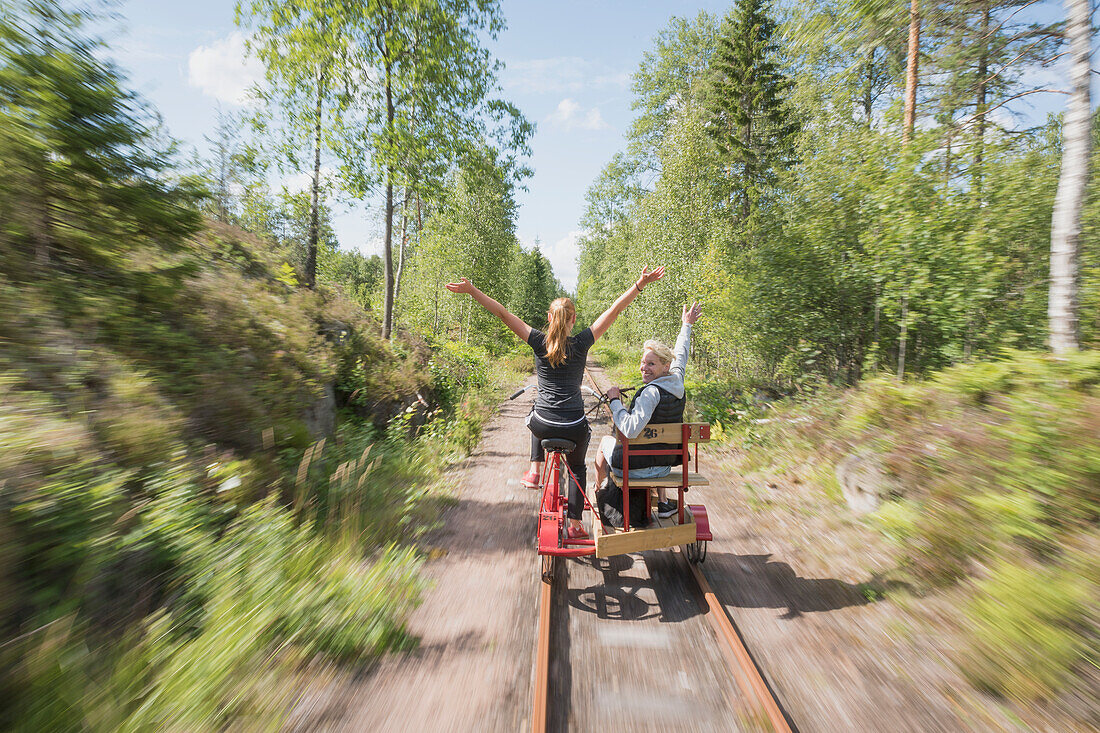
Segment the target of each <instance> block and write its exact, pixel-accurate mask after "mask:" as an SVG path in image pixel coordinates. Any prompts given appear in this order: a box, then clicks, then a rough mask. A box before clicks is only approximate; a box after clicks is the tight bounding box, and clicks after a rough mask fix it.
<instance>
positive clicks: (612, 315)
mask: <svg viewBox="0 0 1100 733" xmlns="http://www.w3.org/2000/svg"><path fill="white" fill-rule="evenodd" d="M664 274H665V268H664V266H663V265H662V266H661V267H658V268H657V269H656V270H653V271H652V272H650V270H649V268H648V267H643V268H642V274H641V276H640V277H639V278H638V280H637V282H635V283H634V284H633V285H631V286H630V288H629V289H628V290H627V291H626V292H625V293H623V294H622V295H620V296H619V297H618V299H616V301H615V302H614V303H612V304H611V307H610V308H608V309H607V310H605V311H604V312H603V313H602V314H600V317H599V318H597V319H596V321H595V323H593V324H592V338H594V339H598V338H599V337H600V336H603V335H604V334H605V333H607V329H609V328H611V324H612V323H614V322H615V319H616V318H618V317H619V314H620V313H622V312H623V311H624V310H626V307H627V306H628V305H630V304H631V303H633V302H634V299H635V298H637V297H638V294H639V293H641V292H642V290H644V289H645V286H646V285H649V284H650V283H651V282H655V281H657V280H660V279H661V278H662V277H664ZM448 287H450V286H449V285H448Z"/></svg>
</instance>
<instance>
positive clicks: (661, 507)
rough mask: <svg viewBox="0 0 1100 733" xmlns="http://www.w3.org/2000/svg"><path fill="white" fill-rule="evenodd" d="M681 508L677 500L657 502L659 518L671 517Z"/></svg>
mask: <svg viewBox="0 0 1100 733" xmlns="http://www.w3.org/2000/svg"><path fill="white" fill-rule="evenodd" d="M679 508H680V507H679V504H678V503H677V501H676V500H675V499H669V500H667V501H659V502H657V516H658V517H662V518H664V517H671V516H672V515H673V514H675V513H676V511H677V510H678V509H679Z"/></svg>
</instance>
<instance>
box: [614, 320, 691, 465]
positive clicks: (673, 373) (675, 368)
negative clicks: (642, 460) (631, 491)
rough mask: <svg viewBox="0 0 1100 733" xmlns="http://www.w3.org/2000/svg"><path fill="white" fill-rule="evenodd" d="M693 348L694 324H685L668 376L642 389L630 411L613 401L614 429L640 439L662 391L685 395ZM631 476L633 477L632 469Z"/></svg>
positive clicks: (616, 400)
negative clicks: (690, 354) (690, 353)
mask: <svg viewBox="0 0 1100 733" xmlns="http://www.w3.org/2000/svg"><path fill="white" fill-rule="evenodd" d="M690 346H691V324H689V323H685V324H684V325H683V326H681V327H680V335H679V336H678V337H677V338H676V346H675V348H673V350H672V353H673V357H674V358H673V359H672V366H670V367H669V370H668V374H666V375H665V376H663V377H657V378H656V379H654V380H653V381H652V382H650V383H649V384H647V385H646V386H644V387H642V391H641V392H639V393H638V395H637V397H635V399H634V409H633V410H628V409H627V408H626V405H624V404H623V403H622V400H618V399H615V400H611V414H612V417H613V419H614V421H615V427H617V428H618V429H619V431H620V432H622V434H623V435H625V436H626V437H627V438H637V437H638V435H640V434H641V432H642V428H644V427H645V426H646V425H648V424H649V420H650V418H652V417H653V411H654V410H656V409H657V405H658V403H660V401H661V391H660V389H657V388H658V387H660V388H661V389H663V390H665V391H667V392H671V393H672V394H673V395H674V396H676V397H681V398H682V397H683V396H684V374H685V373H686V372H687V360H688V350H689V348H690ZM630 475H631V476H633V475H634V470H633V469H631V471H630Z"/></svg>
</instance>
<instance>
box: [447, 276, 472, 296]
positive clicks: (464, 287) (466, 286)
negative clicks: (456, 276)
mask: <svg viewBox="0 0 1100 733" xmlns="http://www.w3.org/2000/svg"><path fill="white" fill-rule="evenodd" d="M444 287H446V288H447V290H450V291H451V292H452V293H466V294H467V295H473V293H474V284H473V283H472V282H470V281H469V280H467V279H466V278H462V279H461V280H459V281H458V282H456V283H447V284H446V285H445V286H444Z"/></svg>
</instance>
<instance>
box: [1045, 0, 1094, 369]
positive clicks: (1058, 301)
mask: <svg viewBox="0 0 1100 733" xmlns="http://www.w3.org/2000/svg"><path fill="white" fill-rule="evenodd" d="M1065 6H1066V19H1067V23H1066V37H1067V38H1068V39H1069V43H1070V57H1071V63H1072V67H1071V70H1070V79H1071V80H1072V83H1073V88H1072V90H1071V92H1070V98H1069V105H1068V107H1067V109H1066V116H1065V121H1064V122H1063V125H1062V172H1061V175H1060V176H1059V178H1058V193H1057V194H1056V195H1055V197H1054V216H1053V219H1052V221H1051V232H1050V297H1049V301H1048V304H1047V317H1048V320H1049V322H1050V348H1051V351H1053V352H1054V353H1055V354H1063V353H1066V352H1067V351H1072V350H1075V349H1077V348H1078V343H1077V242H1078V240H1079V239H1080V236H1081V209H1082V208H1083V206H1084V202H1085V188H1086V186H1087V185H1088V178H1089V147H1090V143H1091V139H1090V138H1091V135H1090V132H1091V131H1090V127H1091V119H1090V115H1089V75H1090V71H1089V68H1090V56H1091V53H1092V49H1091V45H1092V21H1091V18H1090V8H1089V0H1065Z"/></svg>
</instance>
